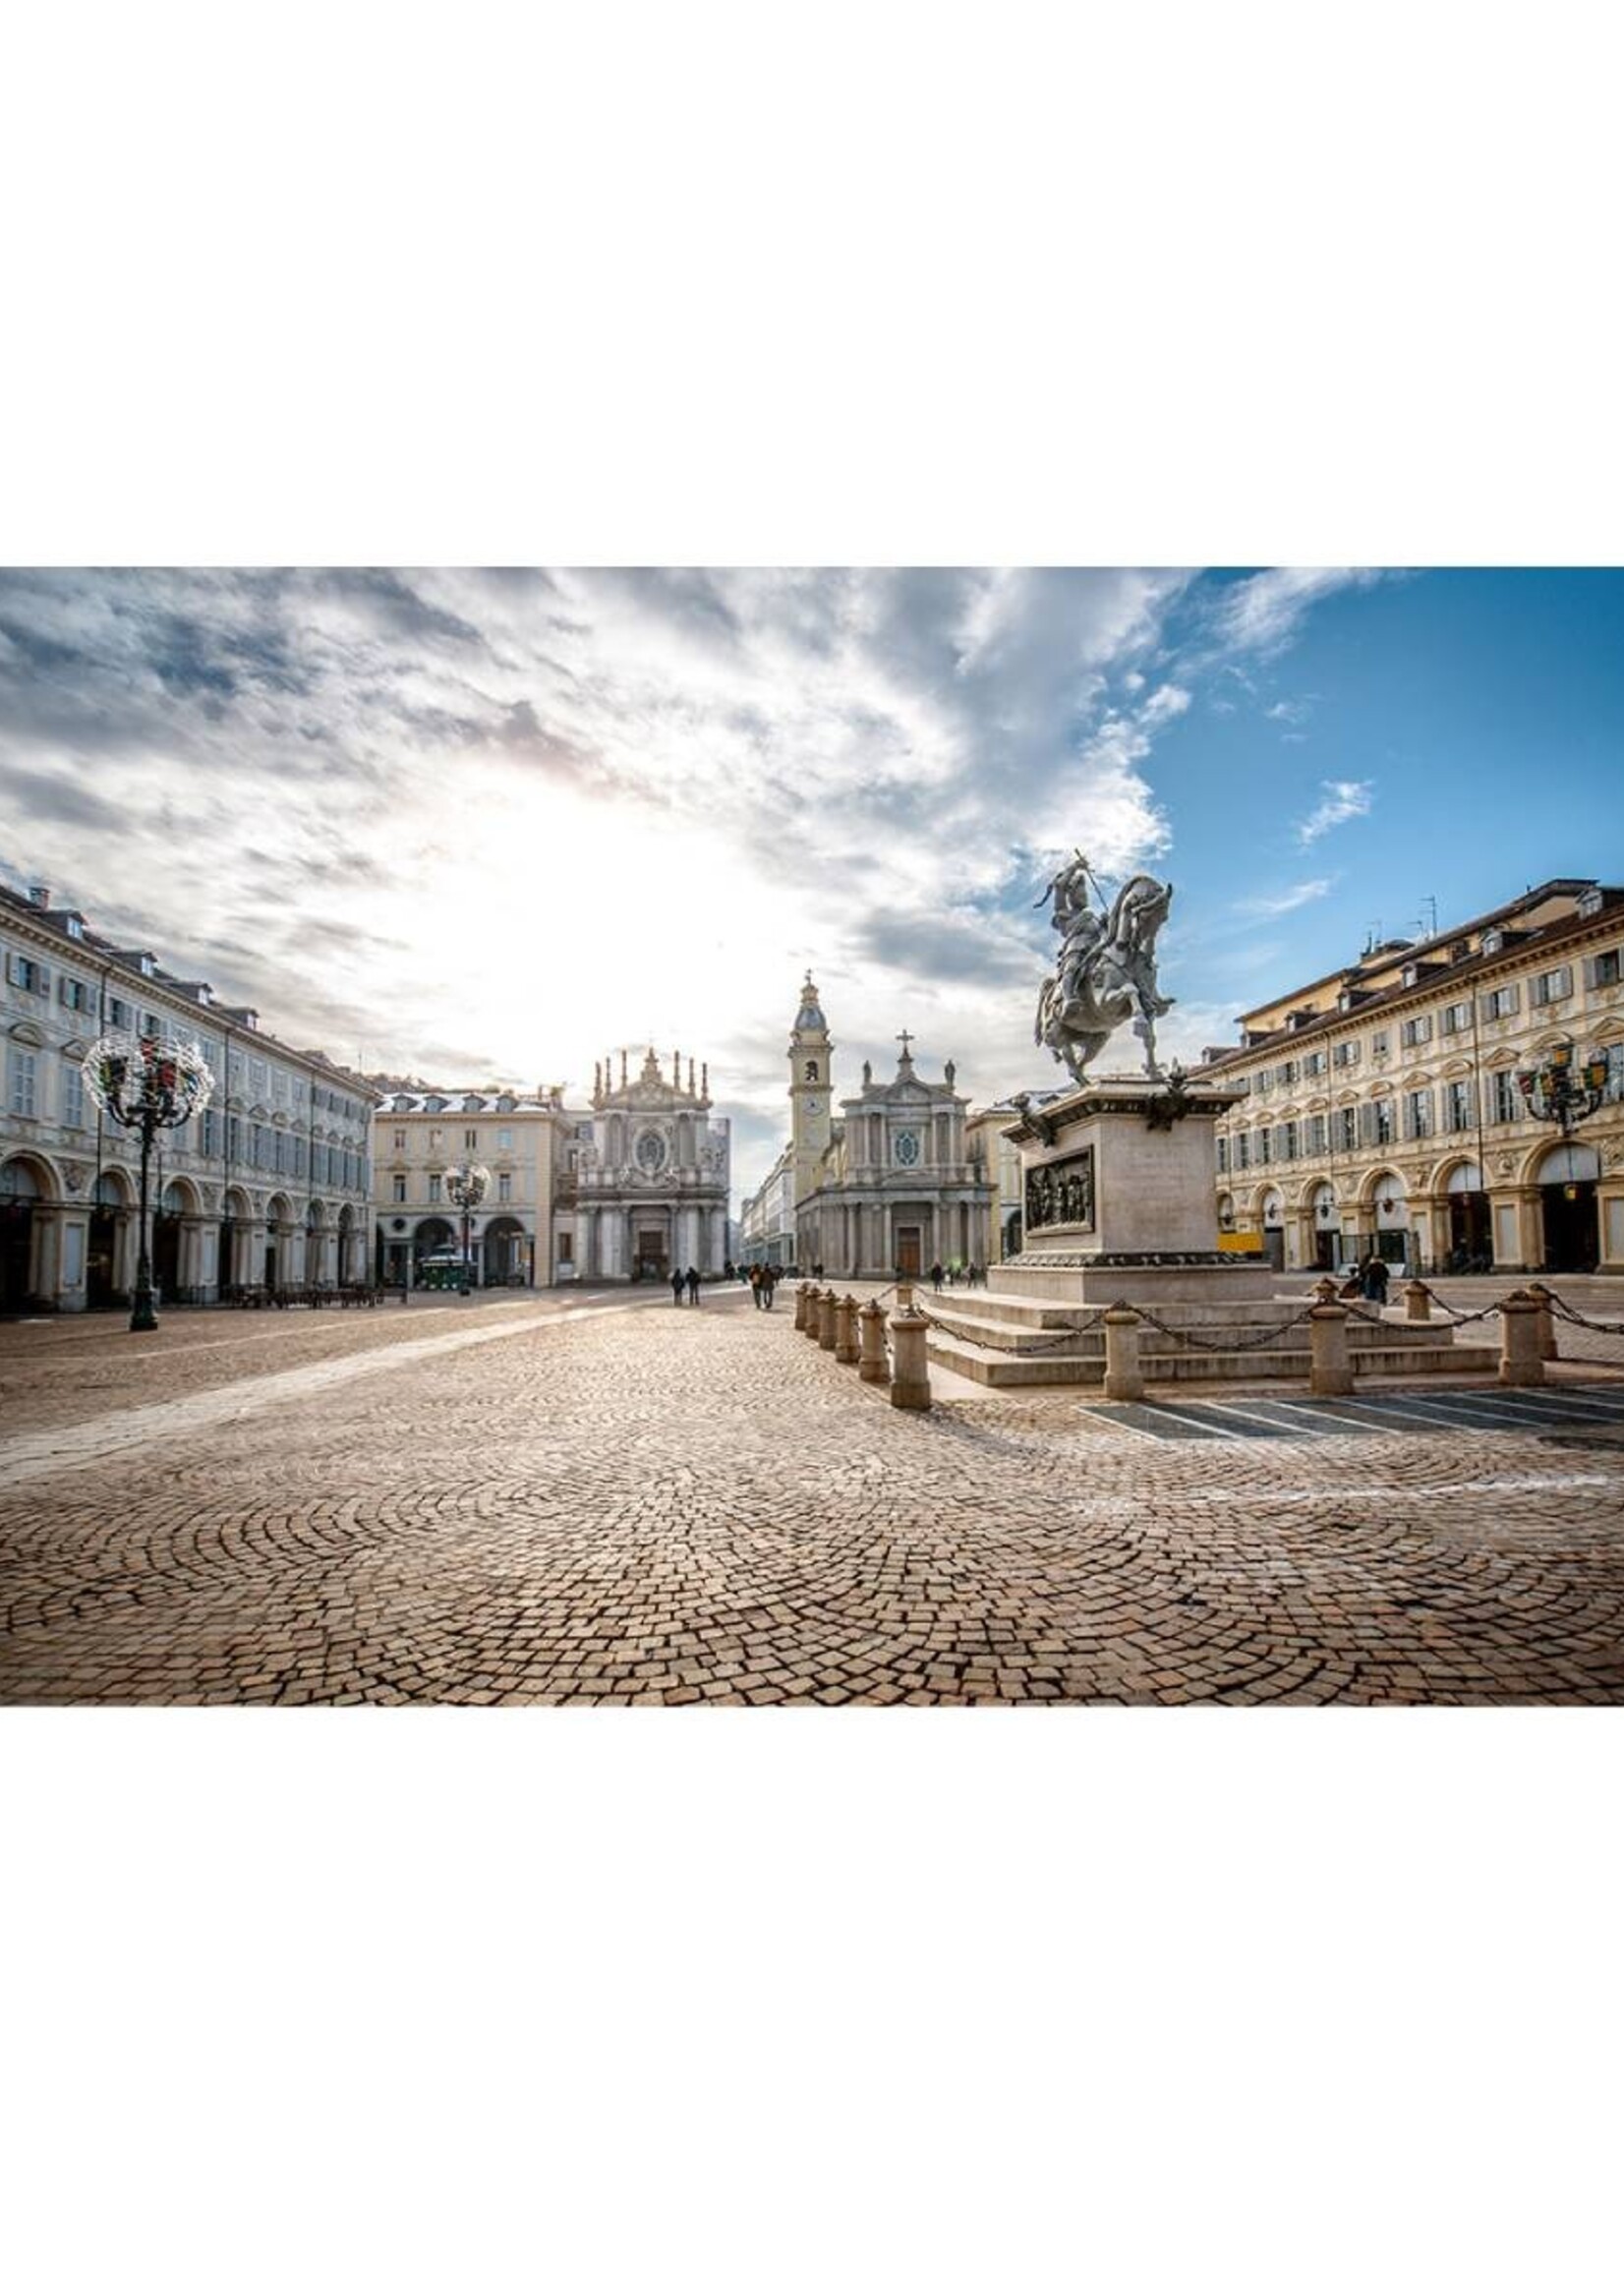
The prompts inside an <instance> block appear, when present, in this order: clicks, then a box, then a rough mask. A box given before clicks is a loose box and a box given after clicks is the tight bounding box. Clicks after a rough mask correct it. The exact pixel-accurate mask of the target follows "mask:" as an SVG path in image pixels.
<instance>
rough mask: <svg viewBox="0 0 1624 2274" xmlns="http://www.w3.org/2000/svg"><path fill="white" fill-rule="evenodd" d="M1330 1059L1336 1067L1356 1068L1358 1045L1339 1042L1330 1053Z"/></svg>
mask: <svg viewBox="0 0 1624 2274" xmlns="http://www.w3.org/2000/svg"><path fill="white" fill-rule="evenodd" d="M1331 1057H1332V1060H1333V1061H1334V1063H1335V1064H1336V1065H1338V1066H1357V1065H1358V1064H1359V1044H1358V1043H1357V1042H1339V1043H1338V1044H1337V1046H1336V1048H1335V1049H1334V1050H1333V1051H1332V1053H1331Z"/></svg>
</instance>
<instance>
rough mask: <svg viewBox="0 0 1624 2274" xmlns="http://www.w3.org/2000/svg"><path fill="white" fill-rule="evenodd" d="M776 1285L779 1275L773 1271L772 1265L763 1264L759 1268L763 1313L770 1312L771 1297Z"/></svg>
mask: <svg viewBox="0 0 1624 2274" xmlns="http://www.w3.org/2000/svg"><path fill="white" fill-rule="evenodd" d="M778 1283H779V1275H778V1273H777V1272H776V1271H775V1270H774V1268H773V1266H772V1264H771V1263H764V1264H763V1265H762V1267H761V1308H762V1309H763V1311H771V1310H772V1308H773V1295H774V1291H775V1290H776V1288H777V1287H778Z"/></svg>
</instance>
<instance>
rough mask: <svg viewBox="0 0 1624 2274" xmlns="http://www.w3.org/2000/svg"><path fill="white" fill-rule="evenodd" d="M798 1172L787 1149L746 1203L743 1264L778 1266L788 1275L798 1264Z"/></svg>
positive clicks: (742, 1221)
mask: <svg viewBox="0 0 1624 2274" xmlns="http://www.w3.org/2000/svg"><path fill="white" fill-rule="evenodd" d="M794 1195H795V1171H794V1161H793V1157H792V1155H791V1153H790V1149H789V1147H788V1146H787V1145H785V1146H784V1148H783V1152H782V1153H780V1155H779V1157H778V1159H777V1160H776V1161H775V1162H774V1163H773V1166H772V1167H771V1168H770V1169H769V1170H768V1172H767V1174H766V1176H765V1177H764V1178H763V1179H762V1181H761V1184H760V1185H759V1186H758V1188H757V1189H756V1191H755V1192H753V1193H752V1194H751V1195H750V1197H749V1198H748V1199H747V1200H746V1201H745V1203H744V1207H743V1211H742V1213H741V1215H740V1217H739V1251H738V1254H739V1261H740V1262H741V1263H743V1264H745V1265H746V1266H748V1265H750V1264H752V1263H775V1264H777V1265H778V1266H779V1268H780V1269H781V1270H783V1271H787V1270H789V1269H790V1268H791V1266H792V1265H793V1263H794V1260H795V1209H794Z"/></svg>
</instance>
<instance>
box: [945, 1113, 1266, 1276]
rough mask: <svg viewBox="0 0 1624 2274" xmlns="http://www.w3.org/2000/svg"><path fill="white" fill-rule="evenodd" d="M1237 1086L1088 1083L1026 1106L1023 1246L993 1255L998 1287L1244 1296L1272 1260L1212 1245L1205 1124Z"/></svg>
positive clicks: (1209, 1142) (1212, 1194) (1211, 1179)
mask: <svg viewBox="0 0 1624 2274" xmlns="http://www.w3.org/2000/svg"><path fill="white" fill-rule="evenodd" d="M1239 1094H1240V1093H1239V1092H1238V1091H1234V1090H1211V1089H1207V1090H1201V1091H1198V1092H1190V1093H1188V1094H1180V1095H1174V1094H1170V1093H1169V1091H1168V1090H1167V1089H1165V1088H1162V1087H1158V1086H1157V1085H1156V1084H1154V1083H1152V1082H1149V1081H1145V1080H1138V1081H1100V1082H1092V1083H1090V1084H1089V1086H1088V1087H1087V1088H1086V1089H1080V1090H1073V1092H1072V1093H1071V1095H1070V1096H1068V1097H1063V1098H1061V1099H1060V1100H1059V1101H1058V1103H1056V1104H1055V1105H1052V1106H1048V1107H1043V1108H1036V1107H1034V1108H1031V1109H1029V1110H1028V1112H1027V1114H1026V1117H1025V1119H1024V1121H1023V1122H1022V1123H1021V1125H1020V1126H1019V1127H1018V1128H1016V1129H1015V1131H1013V1132H1012V1133H1011V1134H1012V1136H1013V1137H1014V1139H1015V1145H1016V1147H1017V1149H1018V1151H1019V1154H1020V1166H1021V1188H1022V1197H1023V1208H1024V1221H1023V1224H1022V1230H1021V1239H1022V1248H1021V1253H1020V1254H1019V1255H1018V1256H1017V1257H1015V1259H1014V1260H1013V1261H1011V1262H1009V1263H999V1264H995V1265H994V1266H993V1268H992V1269H991V1270H990V1271H989V1272H988V1274H987V1280H988V1285H989V1286H990V1287H991V1288H992V1289H993V1291H994V1292H995V1293H996V1294H999V1295H1020V1296H1035V1297H1037V1298H1038V1299H1039V1300H1041V1301H1045V1302H1055V1303H1069V1304H1110V1303H1123V1302H1130V1303H1153V1302H1157V1301H1162V1302H1175V1303H1199V1302H1204V1301H1218V1302H1245V1301H1247V1300H1248V1299H1255V1298H1256V1297H1257V1296H1258V1295H1259V1294H1262V1293H1264V1292H1266V1289H1267V1284H1268V1281H1269V1278H1270V1272H1269V1266H1268V1264H1267V1263H1266V1262H1262V1261H1258V1260H1256V1259H1254V1258H1253V1257H1251V1256H1237V1255H1230V1254H1225V1253H1223V1252H1222V1251H1221V1250H1220V1249H1219V1246H1218V1214H1217V1195H1216V1179H1215V1174H1214V1151H1213V1126H1212V1125H1213V1122H1214V1120H1215V1119H1216V1118H1217V1116H1218V1115H1220V1114H1222V1113H1224V1112H1225V1111H1226V1110H1227V1109H1228V1108H1229V1106H1230V1105H1232V1104H1233V1103H1234V1102H1235V1099H1236V1097H1237V1096H1238V1095H1239Z"/></svg>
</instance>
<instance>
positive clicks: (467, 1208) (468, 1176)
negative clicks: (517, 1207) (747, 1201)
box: [445, 1161, 491, 1295]
mask: <svg viewBox="0 0 1624 2274" xmlns="http://www.w3.org/2000/svg"><path fill="white" fill-rule="evenodd" d="M490 1184H491V1171H490V1170H489V1169H483V1168H481V1166H480V1164H479V1162H478V1161H463V1162H462V1163H461V1164H460V1165H459V1166H458V1167H456V1168H454V1169H450V1170H448V1171H447V1172H446V1177H445V1193H446V1197H447V1198H448V1199H449V1201H450V1203H451V1205H452V1207H453V1208H460V1209H461V1210H462V1292H463V1293H464V1295H468V1294H471V1293H472V1292H473V1290H472V1287H471V1285H470V1281H471V1279H472V1276H473V1268H474V1267H473V1259H472V1255H471V1254H470V1249H469V1238H470V1234H471V1232H472V1229H473V1212H474V1210H475V1209H476V1208H477V1207H478V1206H479V1204H480V1202H481V1201H482V1200H483V1199H484V1198H485V1195H486V1193H487V1191H488V1190H489V1189H490Z"/></svg>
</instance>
